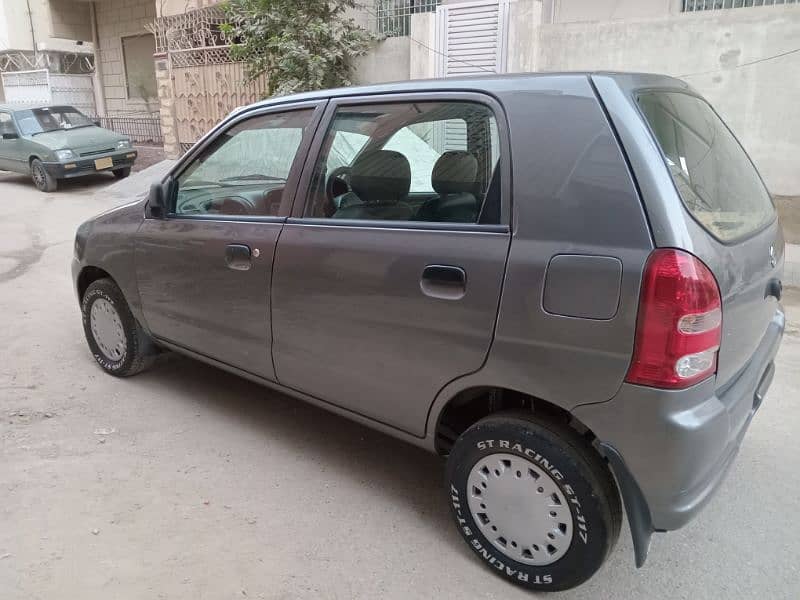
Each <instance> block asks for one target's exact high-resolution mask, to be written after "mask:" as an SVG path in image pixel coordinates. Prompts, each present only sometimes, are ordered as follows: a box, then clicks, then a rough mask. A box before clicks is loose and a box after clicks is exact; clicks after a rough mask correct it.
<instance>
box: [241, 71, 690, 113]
mask: <svg viewBox="0 0 800 600" xmlns="http://www.w3.org/2000/svg"><path fill="white" fill-rule="evenodd" d="M595 75H602V76H606V77H611V78H612V79H618V80H625V81H626V82H627V84H628V85H630V83H631V82H636V84H637V85H638V86H641V87H655V86H665V87H686V83H685V82H683V81H681V80H679V79H675V78H674V77H670V76H667V75H660V74H656V73H631V72H622V71H619V72H616V71H613V72H612V71H565V72H552V73H504V74H497V73H487V74H486V75H468V76H460V77H446V78H434V79H411V80H404V81H395V82H388V83H379V84H374V85H365V86H351V87H344V88H333V89H327V90H317V91H312V92H302V93H299V94H291V95H287V96H276V97H272V98H267V99H265V100H261V101H259V102H255V103H253V104H250V105H248V106H246V107H241V108H240V109H238V110H236V111H234V112H239V111H241V110H244V109H245V108H247V109H253V108H258V107H260V106H270V105H273V104H284V103H287V102H299V101H304V100H324V99H328V98H342V97H347V96H362V95H378V94H389V93H398V92H399V93H403V92H406V93H411V92H434V91H478V92H488V93H492V92H501V91H511V90H513V89H515V88H518V89H524V88H525V84H526V82H528V81H533V80H538V81H540V80H542V79H553V80H556V79H569V78H575V77H584V78H586V77H591V76H595Z"/></svg>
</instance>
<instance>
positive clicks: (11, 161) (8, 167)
mask: <svg viewBox="0 0 800 600" xmlns="http://www.w3.org/2000/svg"><path fill="white" fill-rule="evenodd" d="M13 136H19V133H18V132H17V127H16V125H15V124H14V118H13V116H12V115H11V113H9V112H0V169H2V170H3V171H20V169H21V168H22V166H23V162H22V160H21V158H20V156H19V155H20V148H19V145H20V140H19V137H13Z"/></svg>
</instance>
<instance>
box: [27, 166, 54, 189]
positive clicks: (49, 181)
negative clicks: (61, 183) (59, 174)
mask: <svg viewBox="0 0 800 600" xmlns="http://www.w3.org/2000/svg"><path fill="white" fill-rule="evenodd" d="M31 179H32V180H33V184H34V185H35V186H36V188H37V189H38V190H39V191H40V192H55V191H56V189H57V188H58V180H57V179H56V178H55V177H53V176H52V175H50V173H48V172H47V169H45V168H44V164H43V163H42V161H40V160H39V159H38V158H34V159H33V160H32V161H31Z"/></svg>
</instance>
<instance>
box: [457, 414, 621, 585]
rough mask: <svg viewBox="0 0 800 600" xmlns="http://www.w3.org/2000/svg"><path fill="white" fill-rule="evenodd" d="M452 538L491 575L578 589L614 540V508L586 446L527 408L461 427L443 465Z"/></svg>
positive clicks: (614, 497)
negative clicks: (454, 529)
mask: <svg viewBox="0 0 800 600" xmlns="http://www.w3.org/2000/svg"><path fill="white" fill-rule="evenodd" d="M447 487H448V496H449V501H450V508H451V510H452V514H453V517H454V518H455V521H456V525H457V527H458V530H459V532H460V533H461V536H462V537H463V538H464V540H465V541H466V542H467V544H468V545H469V546H470V548H472V550H473V551H474V552H475V554H477V556H478V557H479V558H480V559H481V560H482V561H483V562H484V564H486V565H487V566H488V567H489V568H490V569H491V570H492V571H493V572H494V573H496V574H498V575H500V576H501V577H503V578H505V579H508V580H510V581H511V582H513V583H515V584H517V585H520V586H522V587H525V588H527V589H529V590H535V591H558V590H565V589H569V588H572V587H575V586H577V585H580V584H581V583H583V582H584V581H586V580H587V579H589V578H590V577H591V576H592V575H593V574H594V573H595V572H596V571H597V570H598V569H599V568H600V566H601V565H602V564H603V562H604V561H605V560H606V558H607V556H608V555H609V554H610V552H611V550H612V549H613V547H614V544H615V543H616V540H617V538H618V537H619V530H620V526H621V523H622V507H621V504H620V499H619V496H618V494H617V491H616V486H615V484H614V481H613V478H612V476H611V473H610V472H609V469H608V468H607V466H606V464H605V462H604V460H603V459H602V457H601V456H600V455H599V454H598V452H597V451H596V450H595V449H594V448H593V447H592V446H591V444H590V443H589V442H588V441H587V440H586V439H585V438H584V437H582V436H581V435H580V434H578V433H577V432H576V431H574V430H573V429H571V428H570V427H569V426H568V425H566V424H562V423H559V422H558V421H556V420H554V419H551V418H547V417H544V418H538V417H537V415H536V414H534V413H523V412H507V413H498V414H496V415H491V416H489V417H486V418H485V419H483V420H481V421H479V422H477V423H476V424H475V425H473V426H472V427H470V428H469V429H467V430H466V431H465V432H464V433H463V434H462V435H461V436H460V437H459V438H458V440H457V441H456V443H455V445H454V446H453V448H452V451H451V453H450V456H449V457H448V462H447Z"/></svg>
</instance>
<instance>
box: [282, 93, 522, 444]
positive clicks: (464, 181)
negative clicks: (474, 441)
mask: <svg viewBox="0 0 800 600" xmlns="http://www.w3.org/2000/svg"><path fill="white" fill-rule="evenodd" d="M342 138H344V139H345V141H347V142H348V143H347V144H342V143H340V141H338V140H341V139H342ZM314 144H315V147H316V148H318V151H317V152H316V156H311V157H309V161H308V162H307V163H306V167H305V169H304V172H303V179H302V183H301V191H300V193H298V196H297V200H296V202H295V207H294V209H293V212H292V217H291V218H290V219H288V221H287V223H286V225H285V226H284V229H283V231H282V232H281V237H280V240H279V242H278V247H277V251H276V256H275V267H274V270H273V297H272V324H273V336H274V338H273V358H274V362H275V369H276V375H277V378H278V381H279V382H280V383H282V384H283V385H286V386H288V387H291V388H293V389H296V390H299V391H301V392H304V393H306V394H309V395H311V396H314V397H316V398H319V399H322V400H325V401H327V402H330V403H332V404H335V405H337V406H340V407H343V408H345V409H348V410H350V411H353V412H354V413H357V414H360V415H364V416H366V417H370V418H372V419H375V420H376V421H380V422H381V423H384V424H387V425H390V426H393V427H395V428H398V429H401V430H403V431H406V432H408V433H411V434H413V435H417V436H422V435H424V431H425V422H426V417H427V413H428V410H429V407H430V405H431V402H432V401H433V399H434V398H435V397H436V394H437V393H438V392H439V390H440V389H441V388H442V387H443V386H444V385H445V384H447V383H448V382H449V381H451V380H453V379H455V378H457V377H459V376H461V375H465V374H467V373H470V372H473V371H476V370H478V369H479V368H480V367H481V365H482V364H483V362H484V360H485V358H486V355H487V352H488V350H489V347H490V345H491V341H492V336H493V331H494V326H495V320H496V316H497V309H498V303H499V299H500V292H501V288H502V281H503V276H504V270H505V263H506V256H507V253H508V247H509V242H510V219H509V215H510V210H509V200H510V198H509V192H508V181H509V160H508V159H509V157H508V150H507V148H508V137H507V132H506V126H505V119H504V117H503V113H502V109H501V108H500V106H499V105H498V103H497V102H495V101H493V100H491V99H490V98H488V97H486V96H483V95H479V94H471V93H450V94H431V93H429V94H410V95H408V94H406V95H381V96H373V97H361V98H348V99H339V100H332V101H331V103H330V104H329V106H328V109H327V111H326V116H325V125H324V126H320V128H319V131H318V134H317V138H316V139H315V142H314ZM345 146H347V150H346V151H345V150H343V148H345ZM337 174H340V175H341V177H342V178H343V180H344V181H346V182H347V183H348V185H349V187H350V191H349V192H348V193H347V194H345V195H343V196H333V195H332V193H331V190H332V189H336V188H337V185H339V186H341V182H339V183H337V182H335V181H332V180H331V178H335V177H337V176H338V175H337ZM473 202H474V203H475V204H474V206H475V210H474V211H471V209H470V208H469V207H470V206H472V203H473ZM465 207H466V209H465Z"/></svg>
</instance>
